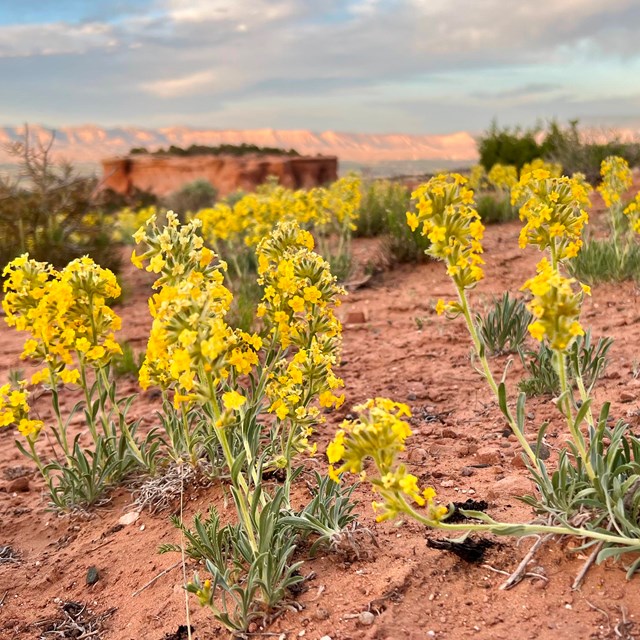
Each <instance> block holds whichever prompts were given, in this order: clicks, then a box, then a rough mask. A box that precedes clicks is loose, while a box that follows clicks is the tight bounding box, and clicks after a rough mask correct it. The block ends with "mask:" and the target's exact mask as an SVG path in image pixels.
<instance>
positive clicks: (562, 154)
mask: <svg viewBox="0 0 640 640" xmlns="http://www.w3.org/2000/svg"><path fill="white" fill-rule="evenodd" d="M543 146H544V156H545V157H546V158H547V159H550V160H553V161H554V162H558V163H560V164H561V165H562V166H563V168H564V172H565V174H567V175H573V174H574V173H582V174H584V176H585V177H586V180H587V182H589V183H590V184H594V185H595V184H598V183H599V182H600V179H601V178H600V165H601V163H602V161H603V160H604V159H605V158H607V157H608V156H620V157H621V158H624V159H625V160H626V161H627V162H628V163H629V164H630V165H631V166H637V165H638V164H639V163H640V144H638V143H625V142H621V141H620V139H619V138H615V137H614V138H613V139H612V140H610V141H608V142H596V141H594V140H591V141H590V140H589V139H588V138H587V139H586V138H585V135H584V134H581V133H580V131H579V129H578V121H577V120H572V121H570V122H569V125H568V126H567V127H561V126H560V125H559V124H558V123H557V122H556V121H552V122H550V123H549V128H548V130H547V133H546V135H545V140H544V145H543Z"/></svg>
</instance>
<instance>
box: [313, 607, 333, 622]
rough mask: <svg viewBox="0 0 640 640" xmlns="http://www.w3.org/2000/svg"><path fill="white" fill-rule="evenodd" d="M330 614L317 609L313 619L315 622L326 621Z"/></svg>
mask: <svg viewBox="0 0 640 640" xmlns="http://www.w3.org/2000/svg"><path fill="white" fill-rule="evenodd" d="M330 615H331V614H330V613H329V612H328V611H327V610H326V609H318V610H317V611H316V612H315V613H314V614H313V617H314V618H315V619H316V620H328V619H329V616H330Z"/></svg>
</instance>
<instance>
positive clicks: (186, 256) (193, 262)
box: [131, 211, 225, 289]
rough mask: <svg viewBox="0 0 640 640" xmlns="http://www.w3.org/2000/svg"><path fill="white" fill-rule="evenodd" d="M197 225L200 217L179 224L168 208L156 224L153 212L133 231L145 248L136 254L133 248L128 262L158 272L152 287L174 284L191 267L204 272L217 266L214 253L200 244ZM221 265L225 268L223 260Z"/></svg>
mask: <svg viewBox="0 0 640 640" xmlns="http://www.w3.org/2000/svg"><path fill="white" fill-rule="evenodd" d="M201 225H202V223H201V222H200V220H192V221H191V222H189V223H188V224H185V225H181V224H180V221H179V220H178V216H177V215H176V214H175V213H173V211H169V212H167V214H166V224H163V225H162V227H160V226H158V219H157V216H156V215H155V214H153V215H152V216H151V217H150V218H148V220H147V221H146V222H145V224H144V225H143V226H141V227H140V228H139V229H138V230H137V231H136V232H135V233H134V234H133V239H134V240H135V242H136V244H144V245H146V250H145V251H144V252H143V253H142V254H140V255H137V254H136V251H135V250H134V251H133V253H132V254H131V262H133V264H134V265H135V266H136V267H138V269H144V268H146V270H147V271H152V272H153V273H157V274H159V278H158V279H157V280H156V281H155V283H154V285H153V287H154V289H158V288H160V287H161V286H163V285H165V284H168V285H176V284H178V283H179V282H181V281H182V280H183V279H184V278H185V277H186V276H187V275H188V274H189V273H191V272H194V271H195V272H199V273H202V274H203V275H205V276H208V275H209V274H210V273H212V272H214V271H218V270H219V268H220V264H219V263H216V260H215V258H216V256H215V254H214V253H213V251H211V249H209V248H208V247H205V246H204V240H203V239H202V238H201V237H200V236H199V235H198V234H197V231H198V229H199V228H200V226H201ZM145 265H146V266H145ZM222 268H225V265H224V263H222Z"/></svg>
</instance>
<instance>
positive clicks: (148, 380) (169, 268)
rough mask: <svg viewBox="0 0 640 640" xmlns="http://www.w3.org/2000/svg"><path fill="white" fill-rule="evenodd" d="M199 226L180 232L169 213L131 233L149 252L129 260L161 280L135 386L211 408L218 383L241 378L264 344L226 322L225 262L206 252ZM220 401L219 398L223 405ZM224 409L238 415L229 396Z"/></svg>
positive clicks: (236, 403) (185, 227)
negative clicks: (167, 392)
mask: <svg viewBox="0 0 640 640" xmlns="http://www.w3.org/2000/svg"><path fill="white" fill-rule="evenodd" d="M199 225H200V222H199V221H197V220H194V221H192V222H190V223H188V224H186V225H180V224H179V222H178V219H177V216H176V215H175V214H173V213H171V212H169V213H168V214H167V224H166V225H165V226H164V227H162V228H160V227H158V225H157V223H156V219H155V216H152V217H151V218H150V219H149V220H148V221H147V225H146V227H141V228H140V229H139V230H138V231H137V232H136V240H137V241H138V242H144V243H145V245H146V250H145V251H144V253H142V254H141V255H140V256H137V255H136V254H135V251H134V254H133V257H132V260H133V261H134V264H136V265H137V266H138V267H140V268H144V266H145V262H146V261H148V264H147V266H146V268H147V270H151V271H154V272H156V273H158V274H159V278H158V280H156V282H155V283H154V288H156V289H158V288H159V291H158V292H157V293H155V294H154V295H153V296H152V297H151V299H150V300H149V309H150V311H151V315H152V316H153V324H152V327H151V332H150V334H149V341H148V344H147V352H146V357H145V360H144V362H143V364H142V367H141V368H140V376H139V379H140V385H141V386H142V387H143V388H144V389H146V388H148V387H149V386H150V385H158V386H159V387H161V388H163V389H169V388H173V389H174V390H175V395H174V403H175V404H176V405H179V404H180V403H181V402H188V401H191V400H194V399H196V398H197V399H199V400H203V401H206V400H210V401H215V399H216V397H217V388H216V387H217V384H218V383H219V382H220V381H221V379H224V378H226V377H227V376H228V375H229V374H230V371H231V370H233V371H235V372H236V373H237V374H240V375H242V374H246V373H249V371H250V370H251V369H252V367H254V366H255V365H256V364H257V363H258V356H257V353H256V352H257V351H258V350H259V349H260V348H261V346H262V341H261V340H260V338H259V336H257V335H250V334H247V333H244V332H234V331H233V330H232V329H231V327H229V325H228V324H227V323H226V322H225V315H226V314H227V312H228V310H229V306H230V304H231V301H232V298H233V296H232V294H231V292H230V291H229V290H228V289H227V288H226V287H225V286H224V284H223V281H224V272H223V270H224V268H225V265H224V263H220V262H218V261H217V256H216V255H215V254H214V253H213V252H212V251H211V250H210V249H208V248H207V247H205V246H204V243H203V240H202V238H201V237H200V236H198V235H197V233H196V231H197V229H198V227H199ZM223 400H224V398H223ZM224 403H225V406H227V408H238V407H240V406H241V404H242V403H239V401H238V399H237V398H235V396H226V400H224Z"/></svg>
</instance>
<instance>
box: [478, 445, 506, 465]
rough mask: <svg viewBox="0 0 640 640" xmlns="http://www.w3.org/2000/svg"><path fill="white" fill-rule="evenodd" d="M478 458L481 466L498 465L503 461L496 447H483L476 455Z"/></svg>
mask: <svg viewBox="0 0 640 640" xmlns="http://www.w3.org/2000/svg"><path fill="white" fill-rule="evenodd" d="M476 458H477V459H478V462H479V463H480V464H498V463H499V462H500V461H501V460H502V457H501V456H500V451H499V450H498V449H496V448H495V447H481V448H480V449H478V451H477V453H476Z"/></svg>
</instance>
